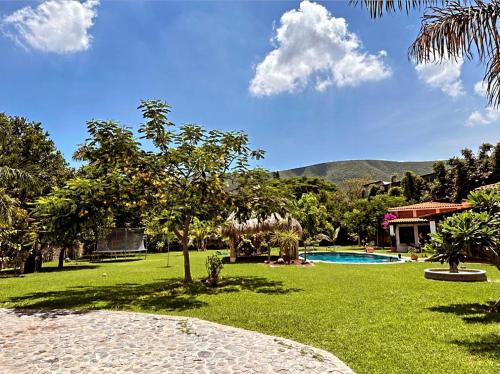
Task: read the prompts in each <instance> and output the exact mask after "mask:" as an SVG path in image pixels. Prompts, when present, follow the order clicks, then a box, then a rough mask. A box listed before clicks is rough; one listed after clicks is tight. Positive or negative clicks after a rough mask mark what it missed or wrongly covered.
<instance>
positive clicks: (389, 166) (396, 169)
mask: <svg viewBox="0 0 500 374" xmlns="http://www.w3.org/2000/svg"><path fill="white" fill-rule="evenodd" d="M433 164H434V161H407V162H398V161H385V160H348V161H332V162H325V163H322V164H316V165H310V166H304V167H300V168H295V169H289V170H283V171H280V172H279V173H280V176H281V177H283V178H291V177H323V178H325V179H327V180H329V181H331V182H334V183H342V182H343V181H344V180H346V179H350V178H367V179H373V180H386V181H388V180H390V178H391V176H392V175H393V174H398V175H400V176H401V175H402V174H403V173H404V172H405V171H407V170H411V171H413V172H415V173H416V174H419V175H422V174H427V173H431V172H432V165H433Z"/></svg>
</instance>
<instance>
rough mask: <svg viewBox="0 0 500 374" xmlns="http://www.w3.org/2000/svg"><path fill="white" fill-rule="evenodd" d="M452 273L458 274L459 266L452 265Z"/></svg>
mask: <svg viewBox="0 0 500 374" xmlns="http://www.w3.org/2000/svg"><path fill="white" fill-rule="evenodd" d="M450 273H458V264H450Z"/></svg>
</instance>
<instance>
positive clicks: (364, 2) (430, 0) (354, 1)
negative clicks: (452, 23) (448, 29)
mask: <svg viewBox="0 0 500 374" xmlns="http://www.w3.org/2000/svg"><path fill="white" fill-rule="evenodd" d="M467 2H468V1H462V3H467ZM445 3H447V1H445V0H349V4H350V5H353V6H358V5H359V6H360V7H365V8H366V9H368V11H369V13H370V17H372V18H380V17H382V16H383V15H384V14H388V13H395V12H399V11H405V12H406V13H409V12H410V11H411V10H418V9H422V8H427V7H431V6H437V5H444V4H445Z"/></svg>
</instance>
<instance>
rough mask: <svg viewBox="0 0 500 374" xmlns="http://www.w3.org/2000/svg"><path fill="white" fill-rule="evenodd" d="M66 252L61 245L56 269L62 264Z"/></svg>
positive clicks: (60, 267)
mask: <svg viewBox="0 0 500 374" xmlns="http://www.w3.org/2000/svg"><path fill="white" fill-rule="evenodd" d="M65 253H66V247H62V248H61V250H60V251H59V263H58V264H57V268H58V269H62V268H63V266H64V255H65Z"/></svg>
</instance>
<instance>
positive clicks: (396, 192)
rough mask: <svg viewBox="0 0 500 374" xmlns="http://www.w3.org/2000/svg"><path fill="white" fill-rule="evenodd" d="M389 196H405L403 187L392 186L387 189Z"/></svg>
mask: <svg viewBox="0 0 500 374" xmlns="http://www.w3.org/2000/svg"><path fill="white" fill-rule="evenodd" d="M387 194H388V195H389V196H395V197H396V196H403V189H402V188H401V187H399V186H393V187H390V188H389V190H388V191H387Z"/></svg>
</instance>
